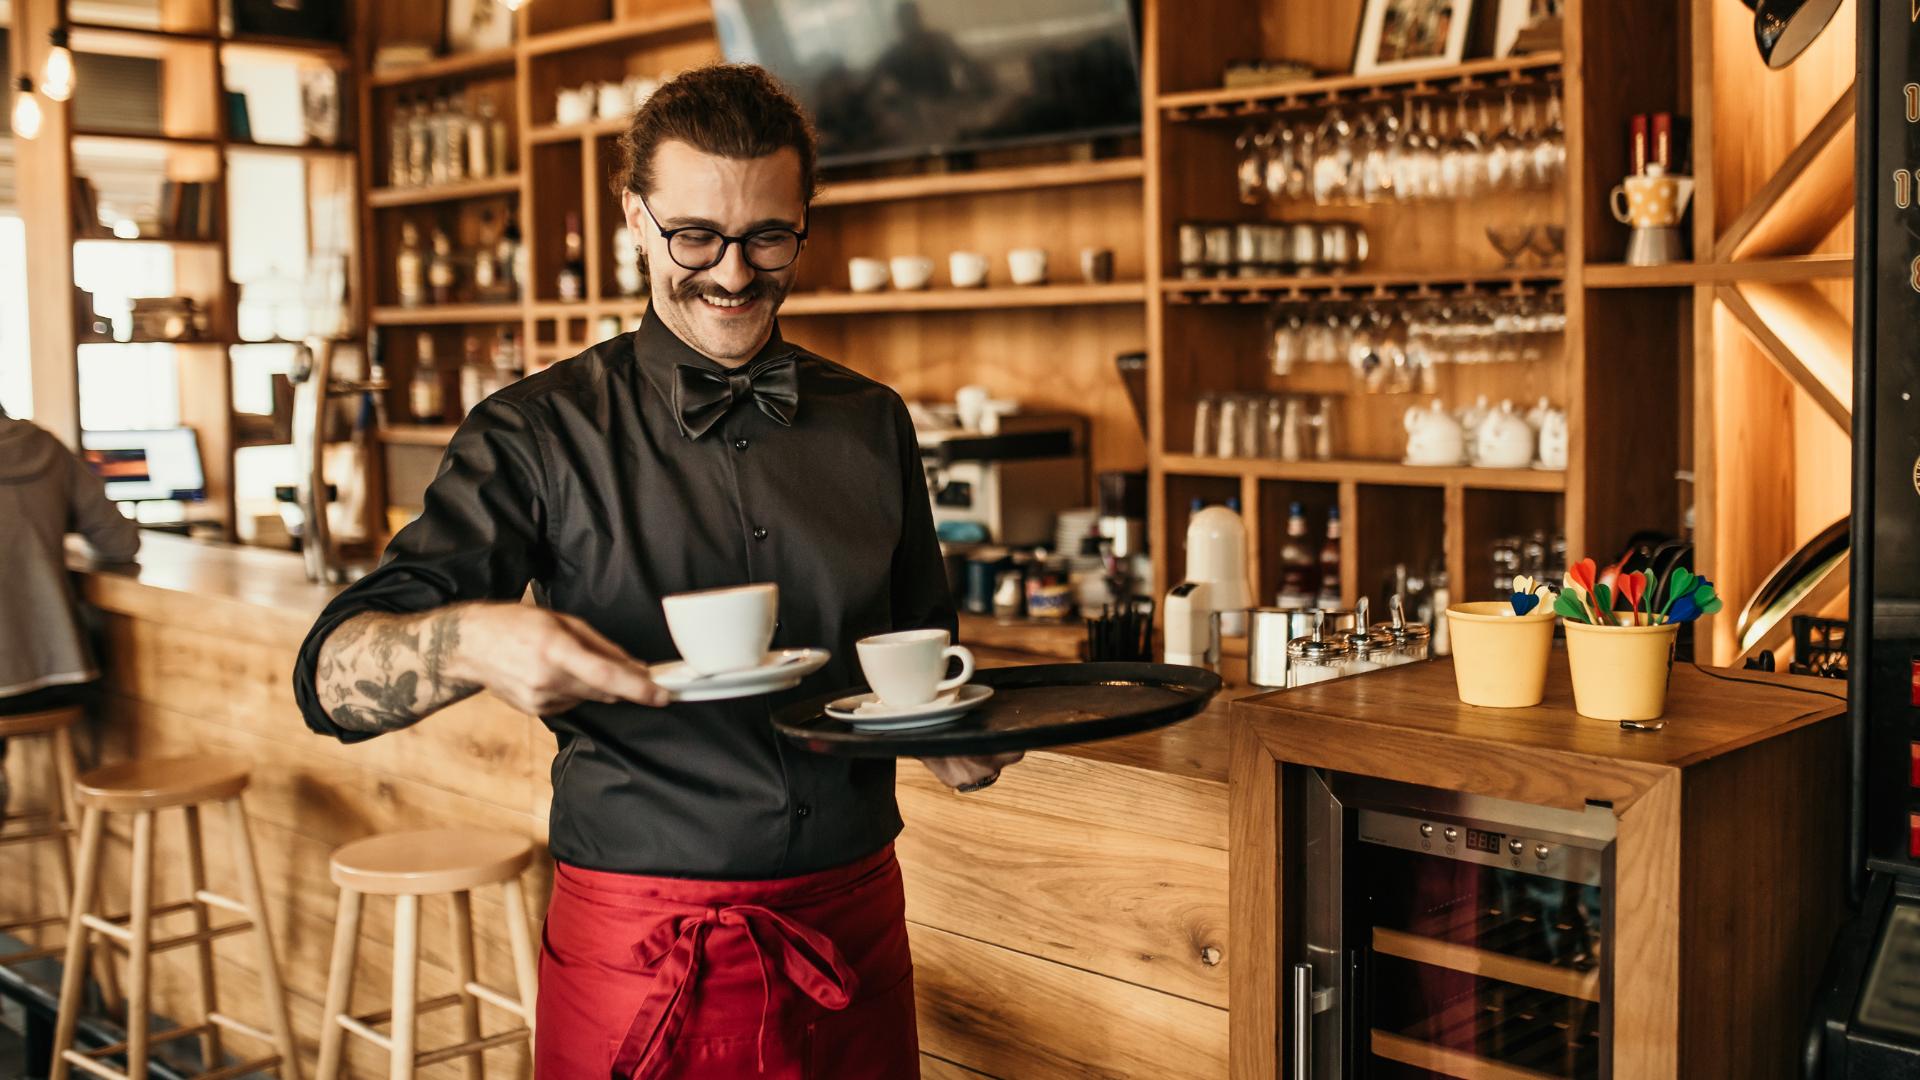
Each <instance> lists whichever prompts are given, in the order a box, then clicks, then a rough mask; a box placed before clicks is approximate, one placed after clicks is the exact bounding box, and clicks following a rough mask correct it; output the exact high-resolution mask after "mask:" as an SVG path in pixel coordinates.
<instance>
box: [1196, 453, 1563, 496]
mask: <svg viewBox="0 0 1920 1080" xmlns="http://www.w3.org/2000/svg"><path fill="white" fill-rule="evenodd" d="M1160 463H1161V467H1162V469H1163V470H1164V471H1166V472H1167V473H1170V474H1172V475H1175V476H1226V477H1242V476H1252V477H1256V478H1258V479H1261V480H1299V481H1308V482H1313V483H1328V484H1331V483H1338V482H1340V481H1342V480H1353V481H1356V482H1358V483H1362V484H1388V485H1399V486H1405V487H1437V488H1470V489H1473V490H1476V491H1565V490H1566V489H1567V474H1566V472H1565V471H1563V470H1559V469H1480V468H1475V467H1473V466H1471V465H1406V464H1402V463H1401V462H1398V461H1357V460H1345V461H1341V460H1334V461H1274V460H1271V459H1269V458H1214V457H1194V456H1192V455H1190V454H1168V455H1165V456H1163V457H1162V458H1161V462H1160Z"/></svg>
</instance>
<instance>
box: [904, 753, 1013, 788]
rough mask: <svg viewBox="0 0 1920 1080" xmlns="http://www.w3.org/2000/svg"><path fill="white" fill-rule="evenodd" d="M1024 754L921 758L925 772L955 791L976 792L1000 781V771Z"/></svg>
mask: <svg viewBox="0 0 1920 1080" xmlns="http://www.w3.org/2000/svg"><path fill="white" fill-rule="evenodd" d="M1025 756H1026V755H1025V754H1021V753H1013V754H990V755H986V756H983V757H932V758H921V759H920V761H921V763H922V764H924V765H925V766H926V767H927V771H929V772H931V773H933V775H934V776H935V777H938V778H939V780H940V782H941V783H943V784H945V785H947V786H948V787H950V788H952V789H953V790H955V791H978V790H980V789H981V788H983V787H986V786H987V785H989V784H991V783H993V782H994V781H995V780H998V779H1000V770H1001V769H1004V768H1006V767H1007V766H1009V765H1011V764H1013V763H1014V762H1016V761H1019V760H1020V759H1021V758H1023V757H1025Z"/></svg>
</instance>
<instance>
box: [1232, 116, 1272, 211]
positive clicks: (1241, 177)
mask: <svg viewBox="0 0 1920 1080" xmlns="http://www.w3.org/2000/svg"><path fill="white" fill-rule="evenodd" d="M1264 142H1265V140H1264V136H1263V133H1261V132H1259V131H1257V130H1256V129H1254V128H1251V127H1249V128H1247V129H1246V130H1244V131H1242V132H1241V133H1240V137H1239V138H1237V139H1235V140H1234V141H1233V148H1234V150H1235V151H1236V152H1238V153H1239V155H1240V159H1239V166H1238V167H1237V168H1236V169H1235V170H1234V173H1235V178H1236V180H1237V181H1238V185H1239V189H1240V201H1241V202H1242V203H1244V204H1246V205H1248V206H1256V205H1258V204H1259V202H1260V200H1261V198H1262V197H1263V196H1264V195H1265V194H1266V190H1267V155H1266V147H1265V145H1264Z"/></svg>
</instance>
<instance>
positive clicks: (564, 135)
mask: <svg viewBox="0 0 1920 1080" xmlns="http://www.w3.org/2000/svg"><path fill="white" fill-rule="evenodd" d="M627 123H628V120H627V118H626V117H624V116H616V117H612V118H610V119H605V120H589V121H587V122H586V123H584V124H544V125H541V126H539V127H534V128H529V129H528V130H527V139H528V140H529V141H531V142H535V143H550V142H566V141H567V140H569V139H596V138H599V137H600V136H602V135H618V134H620V133H621V132H623V131H625V130H627Z"/></svg>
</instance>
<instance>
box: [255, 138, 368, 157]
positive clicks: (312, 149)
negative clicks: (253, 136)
mask: <svg viewBox="0 0 1920 1080" xmlns="http://www.w3.org/2000/svg"><path fill="white" fill-rule="evenodd" d="M226 148H227V152H228V153H231V154H283V155H286V156H288V157H300V158H341V157H351V156H352V155H353V147H351V146H300V145H296V144H294V143H263V142H253V141H251V140H241V139H233V140H229V141H228V142H227V144H226Z"/></svg>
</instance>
